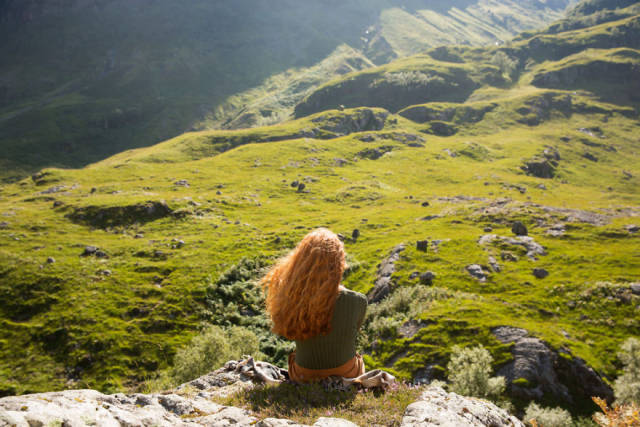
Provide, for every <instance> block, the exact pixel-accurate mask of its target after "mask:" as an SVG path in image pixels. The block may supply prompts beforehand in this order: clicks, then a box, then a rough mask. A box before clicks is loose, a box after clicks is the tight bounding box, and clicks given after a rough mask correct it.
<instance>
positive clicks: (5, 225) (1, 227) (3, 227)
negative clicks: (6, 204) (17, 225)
mask: <svg viewBox="0 0 640 427" xmlns="http://www.w3.org/2000/svg"><path fill="white" fill-rule="evenodd" d="M7 228H9V223H8V222H6V221H2V222H0V230H6V229H7Z"/></svg>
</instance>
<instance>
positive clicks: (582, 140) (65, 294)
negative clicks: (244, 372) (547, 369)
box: [0, 16, 640, 413]
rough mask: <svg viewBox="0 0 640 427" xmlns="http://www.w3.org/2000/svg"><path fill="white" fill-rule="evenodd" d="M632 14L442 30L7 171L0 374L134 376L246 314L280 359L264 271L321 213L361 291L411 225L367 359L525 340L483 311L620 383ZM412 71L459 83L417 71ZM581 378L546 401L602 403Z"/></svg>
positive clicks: (441, 353) (80, 381) (140, 379)
mask: <svg viewBox="0 0 640 427" xmlns="http://www.w3.org/2000/svg"><path fill="white" fill-rule="evenodd" d="M637 19H638V17H637V16H632V17H628V16H627V17H622V18H621V19H620V20H618V21H610V22H606V23H600V24H598V25H596V26H594V27H588V28H583V29H572V30H570V31H568V32H561V33H558V34H557V35H553V34H546V33H545V34H536V35H534V36H532V38H529V39H522V40H520V41H517V42H514V43H512V44H511V45H510V46H505V47H501V48H483V49H481V48H468V47H458V48H448V49H436V50H432V51H430V52H429V53H428V54H424V55H417V56H413V57H410V58H406V59H402V60H399V61H395V62H393V63H390V64H388V65H385V66H382V67H377V68H373V69H371V70H366V71H361V72H357V73H354V74H350V75H348V76H347V77H346V78H343V79H341V80H339V81H336V82H332V83H329V84H328V85H327V86H325V88H331V90H337V89H336V88H338V89H339V88H342V89H344V88H347V87H349V86H348V85H349V84H354V83H349V82H365V84H363V85H362V86H361V87H360V86H358V87H357V88H356V89H357V90H356V89H354V90H353V91H345V92H335V93H336V95H335V96H336V97H340V96H341V97H342V98H336V99H335V100H334V101H332V100H331V99H330V98H329V97H328V95H327V98H326V99H327V103H328V102H331V103H332V104H339V103H345V102H344V101H345V100H346V101H348V102H346V103H345V105H346V107H347V108H341V109H327V110H326V111H319V112H317V113H315V114H312V115H309V116H305V117H303V118H300V119H298V120H294V121H290V122H286V123H282V124H279V125H276V126H269V127H260V128H254V129H245V130H233V131H232V130H227V131H201V132H191V133H185V134H183V135H181V136H179V137H176V138H173V139H171V140H168V141H166V142H163V143H161V144H157V145H154V146H152V147H146V148H141V149H137V150H131V151H126V152H123V153H120V154H118V155H116V156H113V157H111V158H108V159H106V160H104V161H101V162H98V163H95V164H92V165H90V166H87V167H85V168H83V169H68V170H65V169H56V168H49V169H45V170H43V171H41V172H40V173H37V174H34V175H33V176H32V177H30V178H25V179H22V180H19V181H17V182H14V183H10V184H4V185H2V186H1V187H0V241H2V245H1V246H0V299H1V300H2V301H3V304H1V305H0V323H1V325H2V327H1V328H0V394H14V393H26V392H34V391H42V390H49V389H58V388H73V387H94V388H98V389H101V390H106V391H116V390H125V389H126V390H132V389H137V388H140V387H142V386H143V383H144V381H145V380H148V379H150V378H152V377H153V376H154V375H155V374H156V373H157V372H159V371H161V370H163V369H167V368H168V367H170V366H171V364H172V363H173V356H174V355H175V352H176V350H177V349H179V348H181V347H182V346H184V345H186V344H187V343H188V342H189V340H190V339H191V338H192V337H193V336H194V335H195V334H197V333H198V331H199V330H200V328H201V327H202V326H203V325H206V324H217V325H221V326H224V327H228V326H231V325H239V326H241V327H244V328H247V329H249V330H251V331H253V332H254V333H255V334H256V335H257V336H258V338H259V340H260V349H261V351H262V352H263V353H264V354H265V355H266V356H267V357H268V358H269V359H270V360H271V361H273V362H275V363H281V364H282V363H284V361H285V358H286V354H287V352H288V351H289V350H290V348H291V344H290V343H287V342H286V341H283V340H281V339H278V338H276V337H274V336H273V335H272V334H271V333H270V332H269V329H268V328H269V326H268V322H267V319H266V318H265V315H264V311H263V307H262V300H261V293H260V290H259V289H258V287H257V285H256V283H255V279H256V278H257V277H259V276H260V274H262V272H263V271H264V268H266V267H268V266H269V265H270V264H271V263H273V261H274V260H275V259H276V258H277V257H279V256H281V255H283V254H285V253H286V252H287V251H288V250H290V249H291V248H292V247H293V246H294V245H295V244H296V242H297V241H299V239H300V238H301V237H302V236H304V235H305V234H306V233H307V232H308V231H309V230H311V229H314V228H316V227H320V226H325V227H329V228H330V229H332V230H334V231H335V232H338V233H341V234H342V235H343V236H344V240H345V247H346V250H347V252H348V254H349V257H348V263H349V269H348V271H347V274H346V276H345V279H344V284H345V285H346V286H347V287H349V288H351V289H355V290H357V291H360V292H364V293H369V292H371V290H372V289H373V287H374V282H375V279H376V275H377V268H378V267H377V266H378V264H379V263H380V262H381V261H382V260H383V259H385V258H386V257H387V256H388V255H389V254H390V252H391V251H392V250H393V249H394V248H396V247H397V246H398V245H400V244H405V245H406V248H405V250H404V251H402V252H401V253H400V257H399V260H398V262H397V263H396V271H395V273H393V275H392V276H391V279H392V283H393V285H392V292H391V294H390V296H389V297H387V298H386V299H384V300H382V301H381V302H379V303H376V304H371V305H370V306H369V313H370V315H369V317H368V318H367V320H366V322H365V326H364V333H363V337H362V341H361V342H360V344H359V347H360V349H361V351H362V352H363V353H364V354H365V360H366V364H367V366H368V367H369V368H377V367H379V368H383V369H386V370H389V371H391V372H393V373H394V374H396V375H398V376H399V377H400V378H402V379H406V380H411V379H415V378H416V377H419V376H422V375H423V374H424V373H425V372H429V374H430V375H431V376H432V377H435V378H445V377H446V374H447V372H446V365H447V362H448V360H449V357H450V353H451V348H452V346H453V345H455V344H461V345H471V344H483V345H484V346H485V347H487V348H488V349H489V350H490V351H491V353H492V356H493V357H494V367H495V368H496V369H497V368H499V367H501V366H503V365H504V364H505V363H506V362H508V361H509V360H511V359H512V355H511V352H510V348H511V347H510V346H509V345H505V344H502V343H501V342H500V341H498V339H497V338H496V337H495V336H494V335H493V334H492V330H493V329H494V328H495V327H498V326H514V327H520V328H524V329H526V330H528V331H529V332H530V333H531V334H532V335H533V336H535V337H538V338H540V339H542V340H544V341H545V342H547V343H548V344H549V345H550V346H551V347H552V348H553V349H554V350H557V351H560V352H561V354H562V356H559V357H561V358H562V360H569V361H571V360H577V358H581V359H584V360H585V361H586V363H587V364H588V365H589V366H591V367H593V368H594V369H595V370H596V371H597V372H599V373H600V374H602V375H603V376H604V378H605V381H608V382H611V381H612V380H613V379H614V378H615V377H616V375H617V374H618V373H619V369H620V366H621V365H620V361H619V360H618V359H617V356H616V349H617V348H618V346H619V344H620V343H621V342H623V341H624V340H625V339H626V338H628V337H629V336H638V335H640V321H639V320H638V316H637V313H638V310H640V296H638V295H637V294H634V293H633V291H632V288H631V284H632V283H637V282H640V258H638V250H637V249H638V247H640V246H639V244H640V232H638V227H637V226H638V225H639V222H640V218H639V216H640V192H638V188H640V157H639V155H638V150H637V146H638V136H637V135H638V131H639V129H640V121H639V120H638V99H637V98H636V97H634V90H635V89H634V88H635V86H634V85H635V84H637V81H638V79H637V76H636V74H637V70H638V67H639V66H640V59H639V58H640V52H639V51H638V46H636V45H635V44H634V43H635V42H633V43H629V44H625V43H624V42H622V41H624V40H626V37H627V35H626V34H629V33H625V31H629V32H632V31H635V30H634V28H636V27H635V25H636V24H635V22H637ZM615 28H617V29H619V31H620V32H618V31H613V30H612V29H615ZM541 38H543V39H544V40H545V43H548V44H550V45H552V46H555V47H556V49H547V50H546V52H547V53H546V56H542V55H543V53H544V50H543V49H541V48H539V47H538V46H539V45H538V44H537V43H538V42H535V40H540V39H541ZM634 40H635V39H634ZM498 52H502V54H503V55H504V56H502V55H499V54H498ZM526 52H530V54H531V55H530V56H529V58H528V60H526V61H523V60H522V59H524V58H525V55H526ZM561 52H566V54H565V55H564V56H562V54H561ZM516 54H517V55H518V58H520V60H519V62H518V65H517V66H514V67H508V66H506V65H508V64H509V62H508V61H506V60H505V59H504V58H505V57H506V58H507V59H510V60H511V61H513V60H514V59H515V58H516ZM505 64H506V65H505ZM603 67H604V68H603ZM602 70H607V71H606V73H603V71H602ZM419 73H423V74H425V75H426V74H427V73H429V75H430V76H431V80H430V81H429V82H428V83H427V85H426V87H427V88H430V87H431V86H430V85H431V84H432V83H431V82H432V81H435V80H434V79H435V77H436V76H437V77H439V79H441V80H438V84H441V85H444V86H446V85H448V86H447V87H451V88H454V91H453V95H455V96H453V95H452V94H451V93H448V92H447V91H446V90H444V89H443V90H442V91H441V92H438V91H434V92H433V93H437V94H439V95H438V96H437V97H436V96H434V97H433V98H432V97H431V95H430V93H431V92H420V91H415V90H414V91H403V90H402V87H403V84H402V81H403V80H401V79H402V78H405V77H408V78H409V81H410V82H411V81H412V80H411V79H414V78H416V79H418V80H419V81H420V82H422V81H423V79H422V77H421V76H420V74H419ZM609 76H611V77H612V78H609ZM601 77H602V78H601ZM379 79H384V82H381V81H379ZM562 79H569V80H567V81H563V80H562ZM375 82H378V83H375ZM567 82H568V83H570V84H567ZM411 84H413V83H411ZM444 86H443V87H444ZM409 87H411V86H409ZM327 90H328V89H327ZM456 91H459V92H456ZM462 93H464V96H462V95H460V97H458V95H459V94H462ZM440 95H442V96H440ZM313 96H314V95H311V97H313ZM349 96H351V98H349ZM311 97H310V98H308V99H307V102H308V100H309V99H311ZM323 99H325V98H323ZM359 99H368V100H370V101H371V105H369V106H368V107H361V106H359V105H348V104H349V103H351V102H352V103H356V104H357V103H358V102H359V101H358V100H359ZM434 101H437V102H434ZM352 106H354V107H355V106H357V107H358V108H353V109H352V108H348V107H352ZM389 110H391V111H389ZM515 221H521V222H522V223H523V224H524V225H525V226H526V227H527V228H528V232H529V236H530V237H531V238H532V239H533V243H537V244H538V245H540V246H537V245H534V244H533V243H531V242H530V241H527V242H529V243H528V244H529V246H528V247H526V246H527V245H525V244H524V242H525V241H526V240H522V239H520V240H518V239H517V238H516V236H514V233H513V232H512V225H513V223H514V222H515ZM355 229H357V230H359V237H358V238H357V239H354V238H352V237H351V236H352V232H353V230H355ZM423 240H427V241H428V242H429V243H428V245H427V250H426V251H421V250H418V249H417V242H418V241H423ZM470 265H478V266H480V267H479V268H480V269H481V270H482V272H483V274H484V278H483V279H479V278H476V277H473V276H472V275H471V274H470V273H469V272H468V269H467V267H468V266H470ZM541 268H542V269H545V270H547V272H548V273H549V275H548V276H547V277H544V278H537V277H536V276H535V275H534V269H541ZM427 271H431V272H432V273H434V275H435V278H433V279H432V280H431V282H430V283H429V281H425V280H422V281H421V279H420V274H421V273H424V272H427ZM416 273H418V274H416ZM570 392H571V394H572V396H574V397H575V400H574V403H573V404H568V403H567V402H558V401H557V399H556V397H554V396H549V395H546V396H545V397H544V400H545V402H546V403H554V404H556V403H560V404H563V405H565V406H568V407H569V409H571V410H572V411H573V412H574V413H580V412H588V411H589V410H590V409H591V407H590V406H589V405H588V402H587V401H586V400H585V396H584V395H580V394H579V393H580V390H577V389H575V388H574V386H573V385H571V389H570ZM514 402H515V403H516V405H517V406H518V407H523V406H525V405H526V403H527V402H523V401H519V400H517V399H516V400H515V401H514Z"/></svg>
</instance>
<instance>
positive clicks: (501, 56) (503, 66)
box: [491, 50, 518, 77]
mask: <svg viewBox="0 0 640 427" xmlns="http://www.w3.org/2000/svg"><path fill="white" fill-rule="evenodd" d="M491 63H492V64H493V65H495V66H496V67H498V69H499V70H500V72H501V73H502V74H506V75H507V76H509V77H512V76H513V73H514V72H515V70H516V68H517V67H518V60H517V59H512V58H511V57H510V56H509V55H507V54H506V53H504V52H503V51H501V50H500V51H498V52H496V54H495V55H493V57H492V58H491Z"/></svg>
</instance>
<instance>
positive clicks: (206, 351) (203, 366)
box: [170, 326, 262, 384]
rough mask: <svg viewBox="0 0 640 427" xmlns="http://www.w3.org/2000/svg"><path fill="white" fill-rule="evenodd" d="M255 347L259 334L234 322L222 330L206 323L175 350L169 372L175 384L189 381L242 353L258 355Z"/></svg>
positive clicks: (260, 355)
mask: <svg viewBox="0 0 640 427" xmlns="http://www.w3.org/2000/svg"><path fill="white" fill-rule="evenodd" d="M258 349H259V341H258V338H257V337H256V335H255V334H254V333H253V332H251V331H250V330H248V329H246V328H242V327H239V326H234V327H232V328H230V329H228V330H227V331H226V332H225V331H224V330H223V329H222V328H220V327H219V326H209V327H208V328H207V329H205V330H204V331H202V333H200V334H199V335H196V336H195V337H194V338H193V339H192V340H191V343H189V345H188V346H187V347H185V348H182V349H180V350H178V352H177V353H176V356H175V359H174V364H173V368H172V369H171V372H170V376H171V378H172V380H173V383H174V384H180V383H184V382H187V381H191V380H193V379H196V378H198V377H199V376H201V375H204V374H206V373H207V372H210V371H213V370H215V369H218V368H220V367H222V365H223V364H224V363H225V362H227V361H229V360H238V359H240V358H241V357H242V356H243V355H245V354H249V355H252V356H254V357H255V358H256V359H260V358H262V354H261V353H260V352H259V350H258Z"/></svg>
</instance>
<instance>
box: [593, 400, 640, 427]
mask: <svg viewBox="0 0 640 427" xmlns="http://www.w3.org/2000/svg"><path fill="white" fill-rule="evenodd" d="M592 399H593V401H594V402H595V403H596V404H597V405H598V406H599V407H600V409H602V412H603V413H602V414H599V413H598V414H595V415H594V416H593V420H594V421H595V422H596V423H597V424H598V425H599V426H602V427H634V426H640V405H638V404H636V403H628V404H622V405H614V406H613V408H609V405H607V402H606V401H605V400H604V399H600V398H599V397H593V398H592Z"/></svg>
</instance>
